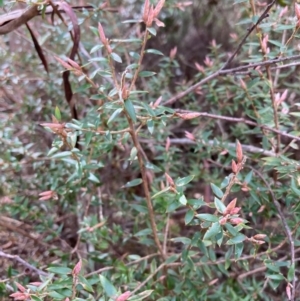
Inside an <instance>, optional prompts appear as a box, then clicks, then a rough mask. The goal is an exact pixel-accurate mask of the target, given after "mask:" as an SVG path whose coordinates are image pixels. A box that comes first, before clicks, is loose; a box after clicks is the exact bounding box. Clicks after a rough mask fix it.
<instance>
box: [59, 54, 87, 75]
mask: <svg viewBox="0 0 300 301" xmlns="http://www.w3.org/2000/svg"><path fill="white" fill-rule="evenodd" d="M55 59H56V60H57V61H58V62H59V63H60V64H61V65H62V66H63V67H65V68H66V69H67V70H69V71H71V72H73V73H74V74H75V75H76V76H80V75H82V74H83V73H82V71H81V68H80V66H79V65H78V64H77V63H76V62H75V61H73V60H71V59H69V58H67V59H66V60H67V61H68V63H67V62H65V61H63V60H62V59H61V58H59V57H57V56H55Z"/></svg>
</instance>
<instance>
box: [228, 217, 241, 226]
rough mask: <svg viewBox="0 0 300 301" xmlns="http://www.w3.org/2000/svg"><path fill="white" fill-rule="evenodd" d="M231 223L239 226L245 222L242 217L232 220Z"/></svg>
mask: <svg viewBox="0 0 300 301" xmlns="http://www.w3.org/2000/svg"><path fill="white" fill-rule="evenodd" d="M230 222H231V223H232V224H234V225H239V224H242V223H244V220H243V219H242V218H240V217H234V218H232V219H230Z"/></svg>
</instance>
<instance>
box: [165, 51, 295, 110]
mask: <svg viewBox="0 0 300 301" xmlns="http://www.w3.org/2000/svg"><path fill="white" fill-rule="evenodd" d="M297 59H300V55H299V54H298V55H292V56H289V57H282V58H275V59H270V60H267V61H263V62H258V63H253V64H247V65H244V66H239V67H236V68H231V69H219V70H218V71H216V72H214V73H212V74H211V75H209V76H207V77H205V78H204V79H202V80H200V81H199V82H198V83H196V84H194V85H192V86H190V87H189V88H187V89H186V90H185V91H182V92H180V93H178V94H177V95H175V96H173V97H171V98H170V99H168V100H167V101H165V102H164V103H163V105H170V104H172V103H174V102H176V101H177V100H178V99H180V98H183V97H184V96H186V95H188V94H189V93H191V92H193V91H194V90H196V89H197V88H198V87H200V86H202V85H203V84H205V83H207V82H209V81H211V80H212V79H214V78H216V77H218V76H221V75H227V74H231V73H236V72H239V71H244V70H247V69H250V68H252V69H255V68H256V67H260V66H268V65H274V64H276V63H280V62H284V61H290V60H297Z"/></svg>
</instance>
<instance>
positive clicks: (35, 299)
mask: <svg viewBox="0 0 300 301" xmlns="http://www.w3.org/2000/svg"><path fill="white" fill-rule="evenodd" d="M0 6H1V3H0ZM30 298H31V299H32V300H33V301H43V300H42V299H40V298H39V297H37V296H34V295H31V296H30Z"/></svg>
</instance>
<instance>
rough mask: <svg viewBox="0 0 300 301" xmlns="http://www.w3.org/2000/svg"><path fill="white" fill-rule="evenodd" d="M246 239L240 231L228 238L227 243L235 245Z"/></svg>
mask: <svg viewBox="0 0 300 301" xmlns="http://www.w3.org/2000/svg"><path fill="white" fill-rule="evenodd" d="M245 239H246V236H245V235H244V234H242V233H239V234H238V235H237V236H235V237H233V238H231V239H229V240H228V241H227V245H236V244H239V243H241V242H243V241H244V240H245Z"/></svg>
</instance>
